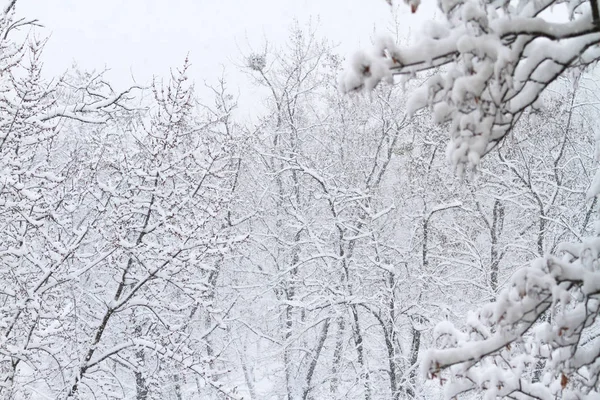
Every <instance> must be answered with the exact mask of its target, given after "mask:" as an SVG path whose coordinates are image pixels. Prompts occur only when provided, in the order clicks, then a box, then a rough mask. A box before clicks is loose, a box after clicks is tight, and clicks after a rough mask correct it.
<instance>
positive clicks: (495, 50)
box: [340, 0, 600, 173]
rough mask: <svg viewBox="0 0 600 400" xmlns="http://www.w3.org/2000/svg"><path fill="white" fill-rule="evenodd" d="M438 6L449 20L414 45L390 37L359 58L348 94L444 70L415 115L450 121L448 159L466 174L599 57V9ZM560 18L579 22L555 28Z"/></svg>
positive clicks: (471, 2) (414, 103)
mask: <svg viewBox="0 0 600 400" xmlns="http://www.w3.org/2000/svg"><path fill="white" fill-rule="evenodd" d="M438 6H439V10H440V11H441V12H442V14H443V15H444V17H445V18H444V21H440V22H438V21H435V22H434V21H430V22H429V23H427V24H426V26H425V27H424V29H423V30H422V32H421V34H420V35H419V37H420V39H419V40H417V41H416V43H414V44H413V45H411V46H409V47H398V46H397V45H396V44H395V43H394V42H393V41H392V40H391V39H388V38H381V39H379V40H378V41H377V42H376V45H375V46H374V48H373V49H372V50H371V51H369V52H360V53H358V54H356V55H355V56H354V57H353V58H352V60H351V62H350V66H349V68H348V69H347V70H346V71H345V72H344V74H342V75H341V77H340V88H341V90H342V91H344V92H349V91H354V90H360V89H366V90H371V89H372V88H374V87H375V86H377V84H378V83H379V82H381V81H388V82H389V81H392V79H393V76H394V75H400V74H402V75H409V76H410V75H413V74H415V73H417V72H418V71H422V70H425V69H431V68H435V67H440V68H441V70H442V72H440V73H438V74H435V75H434V76H433V77H432V78H430V79H429V80H428V82H427V83H426V84H425V85H423V87H422V88H420V89H419V90H417V91H415V92H414V93H411V94H410V95H409V96H410V100H409V102H408V104H407V113H408V114H413V113H414V112H415V111H416V110H418V109H420V108H424V107H429V108H430V109H431V110H432V112H433V114H434V116H435V120H436V121H438V122H440V123H442V122H448V123H449V130H450V137H451V140H450V142H449V144H448V150H447V153H448V157H449V159H450V160H451V162H452V163H453V164H454V165H455V166H456V168H457V169H458V172H459V173H461V172H462V171H463V170H464V169H465V167H468V166H473V167H474V166H477V165H478V164H479V161H480V159H481V157H483V156H484V155H485V154H487V153H488V152H489V151H490V150H491V149H492V148H494V147H495V146H496V145H497V144H498V143H499V142H500V141H501V140H502V139H504V138H505V137H506V135H507V134H508V133H509V132H510V131H511V129H513V128H514V126H515V125H516V123H517V121H518V120H519V118H520V116H521V115H522V114H523V112H524V111H526V110H527V109H528V108H529V107H531V106H532V105H534V104H535V102H536V101H537V100H538V99H539V97H540V94H541V93H542V92H543V91H544V89H545V88H546V87H547V86H548V85H549V84H550V83H551V82H553V81H554V80H555V79H557V78H558V77H559V76H561V75H563V74H564V73H565V71H567V70H569V69H580V68H583V67H586V66H588V65H590V64H591V63H593V62H595V61H596V60H598V58H599V57H600V50H599V48H598V46H597V45H598V43H599V42H600V32H599V28H598V25H599V22H598V21H599V20H600V18H599V17H598V8H597V7H598V6H597V4H596V2H595V1H582V0H567V1H561V0H539V1H538V0H536V1H527V0H522V1H516V2H510V1H498V0H485V1H478V0H442V1H440V2H439V4H438ZM558 8H560V11H559V10H557V9H558ZM552 11H555V12H558V13H560V14H561V15H565V14H567V11H568V15H569V16H570V18H569V19H568V20H566V21H563V22H551V21H552V19H554V20H556V17H554V18H552V17H553V15H552Z"/></svg>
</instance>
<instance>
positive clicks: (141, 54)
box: [17, 0, 433, 108]
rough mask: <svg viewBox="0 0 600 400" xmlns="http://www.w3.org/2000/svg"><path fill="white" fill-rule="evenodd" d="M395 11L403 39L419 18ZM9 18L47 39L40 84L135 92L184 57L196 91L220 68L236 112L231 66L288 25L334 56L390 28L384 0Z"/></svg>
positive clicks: (93, 6)
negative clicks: (100, 76)
mask: <svg viewBox="0 0 600 400" xmlns="http://www.w3.org/2000/svg"><path fill="white" fill-rule="evenodd" d="M399 3H401V4H400V7H399V12H400V21H401V25H402V30H404V32H408V31H409V25H416V24H415V23H417V24H418V22H420V21H422V20H423V17H424V15H425V14H426V13H425V12H423V11H422V10H421V9H420V10H419V12H418V13H417V14H414V15H413V14H410V11H409V9H408V7H406V6H405V5H404V4H403V2H399ZM426 3H433V2H431V1H430V2H426ZM17 14H18V16H24V17H26V18H37V19H39V20H40V22H41V23H42V24H43V25H44V26H45V29H42V30H40V32H41V34H43V35H48V34H51V38H50V41H49V43H48V45H47V47H46V50H45V57H44V60H45V65H44V70H45V73H46V75H47V76H54V75H57V74H60V73H62V72H64V71H65V70H66V69H67V68H69V67H70V66H71V65H72V64H73V62H76V63H77V64H78V65H79V66H80V67H82V68H84V69H87V70H102V69H104V68H109V69H110V72H109V75H108V79H109V81H110V82H112V83H113V84H114V85H115V86H116V87H118V88H124V87H125V86H127V85H129V84H131V83H132V76H133V77H135V79H136V81H137V82H139V83H141V84H146V83H148V82H150V80H151V79H152V76H159V77H167V76H168V74H169V68H171V67H178V66H180V65H181V64H182V62H183V60H184V58H185V56H186V54H187V53H189V55H190V60H191V62H192V70H191V73H190V75H191V76H190V77H191V78H192V79H193V80H194V81H195V82H196V83H197V84H198V85H197V87H200V86H202V84H203V82H204V81H207V82H208V83H214V82H215V81H216V79H217V78H218V77H219V76H220V74H221V71H222V69H223V66H225V71H226V76H227V78H228V79H227V80H228V81H229V82H230V87H232V88H233V89H235V91H236V92H237V88H238V87H241V91H242V93H243V96H242V97H241V99H240V101H241V103H242V104H241V106H242V107H247V104H246V105H245V104H244V103H249V102H251V100H249V98H250V97H252V95H251V91H250V94H248V93H247V92H248V87H247V85H245V82H244V78H243V76H242V74H240V73H239V72H238V71H237V69H236V67H235V65H234V63H238V64H239V63H240V62H241V60H242V54H247V53H248V52H249V51H250V48H251V47H253V48H255V49H261V48H263V47H264V42H265V40H268V41H269V42H271V43H273V44H274V45H278V44H282V43H284V42H285V39H286V38H287V35H288V32H289V28H290V26H291V25H292V23H293V21H294V18H297V19H298V20H299V21H300V23H301V24H303V23H306V22H307V21H309V20H311V19H312V20H313V21H316V20H317V19H318V20H319V24H318V26H319V30H318V33H319V34H320V35H322V36H324V37H327V38H329V39H330V40H331V41H332V42H333V43H339V45H340V46H339V48H338V51H339V53H340V54H342V55H349V54H350V53H352V52H353V51H354V50H356V49H358V48H360V47H361V46H363V47H365V46H368V44H369V41H370V38H371V37H372V36H373V32H374V30H378V31H385V30H386V29H389V28H390V27H391V26H392V25H393V21H394V17H393V13H392V12H391V9H390V7H389V6H388V5H387V4H386V1H385V0H101V1H99V0H52V1H50V0H18V1H17ZM418 20H419V21H418ZM409 22H412V24H409ZM207 101H211V99H207ZM250 108H251V107H250Z"/></svg>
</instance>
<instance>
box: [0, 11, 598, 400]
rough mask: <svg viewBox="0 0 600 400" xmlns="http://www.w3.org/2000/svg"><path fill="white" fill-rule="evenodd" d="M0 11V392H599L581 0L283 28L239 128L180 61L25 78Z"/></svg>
mask: <svg viewBox="0 0 600 400" xmlns="http://www.w3.org/2000/svg"><path fill="white" fill-rule="evenodd" d="M365 1H367V0H365ZM368 1H376V0H368ZM377 1H381V2H385V1H386V0H377ZM432 1H433V0H423V2H432ZM390 3H391V2H390ZM398 3H399V4H394V5H397V6H399V7H408V8H409V9H412V12H415V13H418V12H419V7H420V6H422V5H421V4H420V2H419V0H407V1H406V2H398ZM405 3H407V4H405ZM1 6H2V9H1V18H0V399H15V400H25V399H63V400H67V399H81V400H83V399H85V400H88V399H94V400H95V399H135V400H150V399H157V400H159V399H164V400H186V399H190V400H194V399H202V400H241V399H245V400H336V399H337V400H342V399H352V400H353V399H357V400H383V399H391V400H399V399H497V398H507V399H542V400H550V399H569V400H575V399H600V382H599V378H600V321H599V320H598V316H599V314H600V271H599V269H600V263H599V257H600V238H599V235H600V214H599V211H600V210H599V205H598V202H597V195H600V174H597V173H596V171H597V170H598V162H599V161H600V78H599V77H598V70H596V69H594V67H595V64H596V62H597V60H598V59H600V15H599V11H598V4H597V2H596V0H532V1H526V0H515V1H508V0H506V1H504V0H440V1H438V2H437V7H438V12H439V16H440V18H438V20H436V21H428V22H427V23H425V24H423V27H422V29H423V34H422V35H421V36H419V37H418V38H417V39H414V40H411V41H410V42H407V43H406V42H405V41H401V42H402V44H400V43H399V42H398V41H397V40H396V39H395V38H394V39H392V38H389V37H378V38H375V39H374V40H373V43H372V48H370V49H368V50H364V51H357V52H356V54H354V55H344V54H338V53H337V52H336V49H335V46H333V45H332V44H331V43H330V42H329V41H328V40H327V38H326V37H322V36H320V35H319V32H318V29H313V28H312V27H311V26H303V25H301V24H297V25H294V26H291V27H290V35H289V38H288V39H287V42H286V43H287V44H286V45H285V46H281V47H277V48H269V49H268V51H264V52H249V53H248V54H246V55H245V60H244V64H243V65H241V66H239V68H241V69H242V70H243V72H244V73H245V74H246V76H247V79H248V81H249V82H251V84H252V85H253V86H254V87H255V88H257V89H259V93H262V94H263V98H262V99H260V102H261V104H263V105H264V112H262V113H261V115H260V118H257V119H256V121H253V122H248V121H242V120H240V119H238V118H236V109H237V107H238V103H237V95H236V91H235V90H234V89H233V88H232V87H231V86H230V85H229V84H228V82H227V78H226V76H223V77H221V78H219V77H214V79H213V81H212V82H214V83H213V84H211V85H210V91H211V92H212V96H211V97H206V96H199V95H197V93H196V92H195V85H196V84H197V82H195V81H194V80H193V79H191V78H190V77H189V74H188V70H189V68H190V65H191V64H192V63H193V62H194V60H193V59H185V60H181V62H179V64H178V65H174V66H173V69H172V74H171V75H170V76H166V77H162V78H157V79H155V80H154V81H153V82H152V84H151V85H148V86H144V85H137V86H132V87H130V88H128V89H127V90H125V91H122V92H121V91H117V90H115V89H113V86H112V85H111V83H110V82H109V81H107V80H106V79H105V77H104V75H103V74H102V73H95V72H94V73H92V72H86V71H84V70H80V69H78V68H73V69H71V70H70V71H69V72H68V73H66V74H64V75H61V76H56V77H54V78H52V79H48V78H46V77H45V75H44V74H43V64H44V51H43V50H44V45H45V44H46V42H47V40H52V38H45V37H43V36H42V37H40V35H37V34H33V33H30V34H27V32H35V25H37V24H40V23H42V24H43V21H37V20H31V19H27V18H17V17H15V10H16V8H17V7H18V2H17V1H16V0H10V1H6V0H4V1H3V4H1ZM556 13H559V14H560V17H561V18H562V19H561V18H558V21H557V18H556V15H555V14H556ZM561 13H562V14H561ZM563 14H564V15H563Z"/></svg>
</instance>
